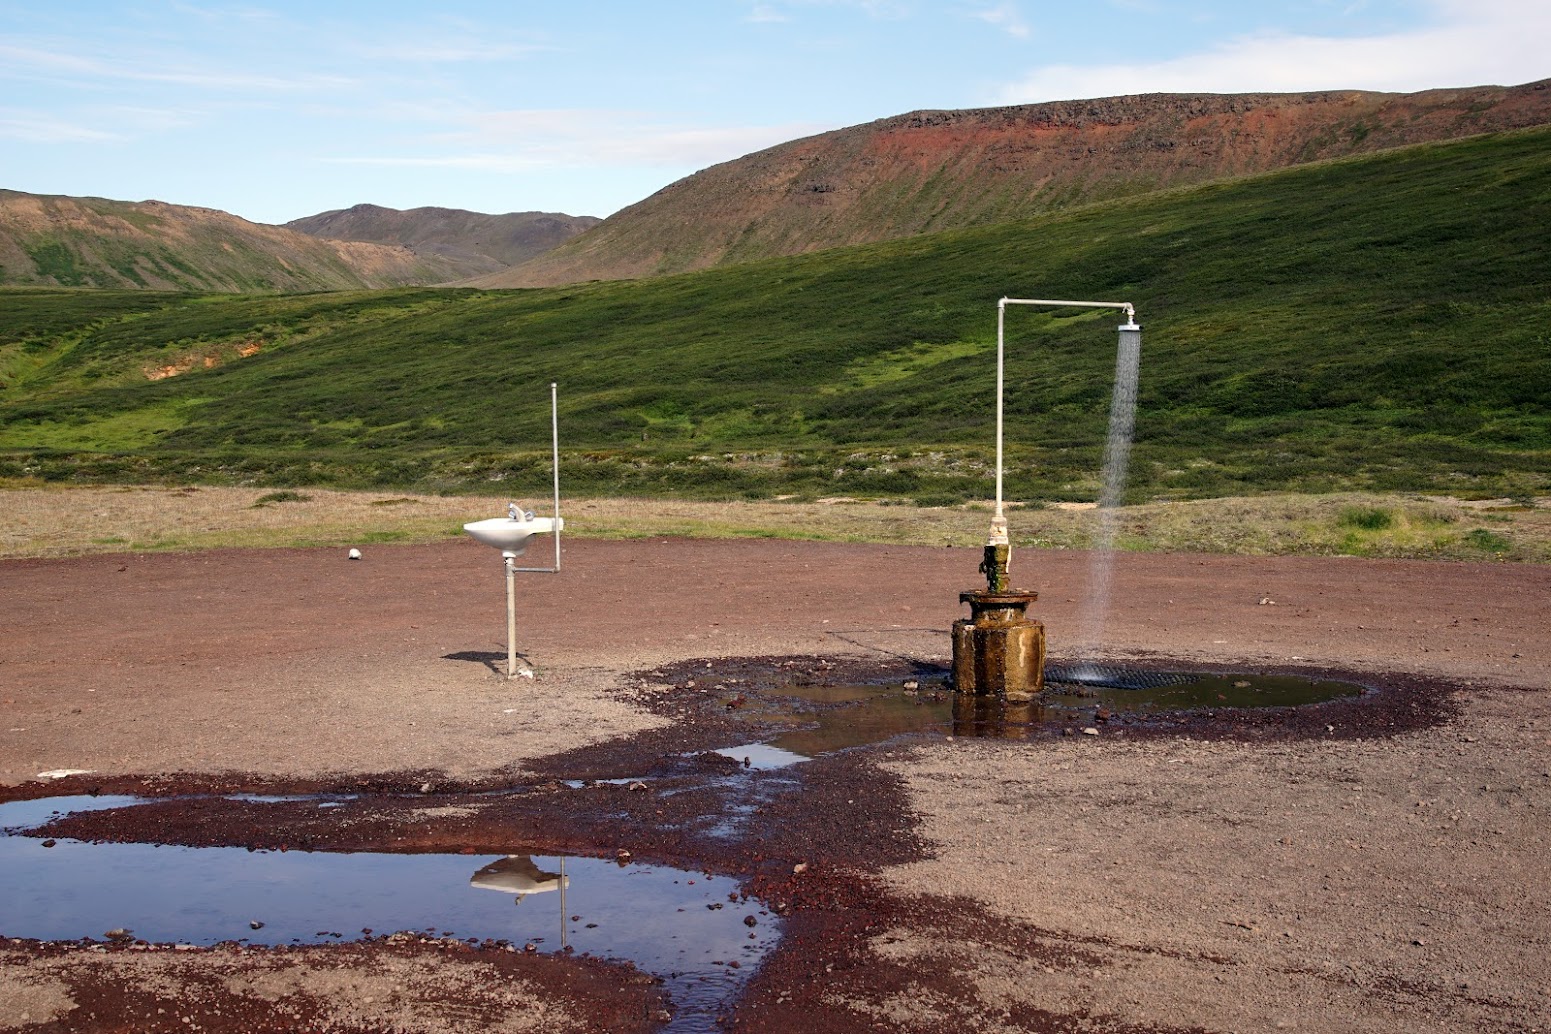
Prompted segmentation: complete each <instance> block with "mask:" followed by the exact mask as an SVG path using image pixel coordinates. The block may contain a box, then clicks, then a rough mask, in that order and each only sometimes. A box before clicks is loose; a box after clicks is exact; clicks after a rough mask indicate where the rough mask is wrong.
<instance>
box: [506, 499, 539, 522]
mask: <svg viewBox="0 0 1551 1034" xmlns="http://www.w3.org/2000/svg"><path fill="white" fill-rule="evenodd" d="M506 516H507V517H509V518H511V519H512V520H514V521H531V520H532V519H533V511H532V510H524V509H523V508H522V507H521V506H519V505H518V504H517V502H516V501H515V500H513V501H512V502H509V503H507V504H506Z"/></svg>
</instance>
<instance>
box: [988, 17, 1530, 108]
mask: <svg viewBox="0 0 1551 1034" xmlns="http://www.w3.org/2000/svg"><path fill="white" fill-rule="evenodd" d="M1435 8H1436V10H1437V12H1438V18H1437V19H1436V20H1435V21H1434V23H1433V24H1432V25H1430V26H1428V27H1426V28H1421V29H1416V30H1412V31H1408V32H1397V33H1391V34H1387V35H1374V36H1363V37H1352V38H1337V37H1329V36H1313V35H1295V34H1289V33H1263V34H1257V35H1251V36H1242V37H1238V38H1236V39H1232V40H1229V41H1227V42H1225V43H1223V44H1221V45H1219V46H1216V47H1213V48H1211V49H1209V50H1206V51H1204V52H1200V53H1194V54H1187V55H1182V56H1180V57H1175V58H1170V59H1167V60H1161V61H1148V60H1146V57H1145V54H1140V53H1139V54H1138V55H1137V59H1136V60H1132V61H1127V62H1123V63H1115V64H1106V65H1047V66H1045V67H1043V68H1039V69H1036V70H1034V71H1032V72H1030V73H1029V74H1028V75H1025V76H1023V77H1022V78H1020V79H1018V80H1017V81H1015V82H1013V83H1010V84H1008V85H1007V86H1006V87H1005V88H1003V89H1002V90H1001V91H1000V92H999V93H998V94H997V95H996V96H995V97H994V100H993V103H998V104H1017V103H1032V102H1037V101H1048V100H1069V99H1073V98H1079V97H1101V96H1112V95H1116V94H1132V93H1240V92H1258V91H1269V92H1300V91H1307V90H1332V89H1367V90H1395V91H1411V90H1423V89H1427V88H1429V87H1436V86H1439V85H1441V84H1447V85H1455V86H1474V85H1485V84H1492V83H1495V84H1499V85H1514V84H1517V83H1523V82H1530V81H1533V80H1536V79H1540V78H1543V77H1545V76H1546V75H1547V74H1548V72H1551V61H1548V59H1547V57H1546V51H1545V45H1544V41H1545V40H1547V39H1551V5H1547V4H1544V3H1539V2H1534V3H1532V2H1528V0H1474V2H1469V0H1439V2H1438V3H1436V4H1435Z"/></svg>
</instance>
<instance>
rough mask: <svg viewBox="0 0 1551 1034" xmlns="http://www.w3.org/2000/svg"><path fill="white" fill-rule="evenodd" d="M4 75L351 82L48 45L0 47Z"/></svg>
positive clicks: (283, 86) (241, 83)
mask: <svg viewBox="0 0 1551 1034" xmlns="http://www.w3.org/2000/svg"><path fill="white" fill-rule="evenodd" d="M0 69H4V72H3V73H0V74H3V75H9V76H11V77H14V78H23V79H55V78H68V79H69V81H70V82H71V83H72V85H78V86H80V85H97V86H102V85H106V84H108V83H114V82H141V83H162V84H169V85H175V86H193V87H199V88H201V89H214V90H229V91H243V90H260V91H282V90H283V91H297V90H308V89H314V88H318V87H340V86H348V85H350V84H351V80H349V79H346V78H343V77H340V76H329V75H316V74H310V73H309V74H304V75H287V76H275V75H252V74H245V73H242V72H233V71H225V70H221V71H215V70H209V69H202V68H197V67H182V68H178V67H173V66H167V67H163V66H160V65H153V64H151V63H136V62H134V61H120V60H112V59H102V58H95V57H88V56H83V55H80V54H74V53H70V52H69V51H68V49H67V48H63V47H59V48H56V47H53V46H47V45H43V46H38V45H33V46H18V45H16V44H12V43H0Z"/></svg>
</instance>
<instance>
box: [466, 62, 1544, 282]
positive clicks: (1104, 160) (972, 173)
mask: <svg viewBox="0 0 1551 1034" xmlns="http://www.w3.org/2000/svg"><path fill="white" fill-rule="evenodd" d="M1548 123H1551V80H1545V81H1541V82H1536V83H1530V84H1527V85H1524V86H1516V87H1498V86H1481V87H1473V88H1466V89H1455V90H1429V91H1426V92H1423V93H1411V94H1395V93H1370V92H1362V91H1340V92H1324V93H1296V94H1203V95H1184V94H1148V95H1145V96H1130V97H1109V98H1104V99H1100V100H1085V101H1065V102H1060V103H1053V104H1032V105H1023V106H1017V107H1005V108H984V109H978V110H969V111H917V112H912V113H911V114H908V115H899V116H896V117H894V118H887V119H882V120H880V121H877V122H871V123H868V124H866V125H862V126H854V127H852V128H849V129H842V130H837V131H835V132H831V133H824V134H821V135H819V136H813V137H808V138H806V139H802V140H796V141H792V142H790V143H786V144H781V145H778V146H776V147H772V148H769V149H767V150H764V151H760V152H758V153H756V154H751V155H748V156H747V157H744V158H739V159H737V160H735V161H730V162H726V163H724V164H722V165H717V166H714V167H712V168H709V169H705V170H703V171H701V172H698V173H696V174H694V175H692V176H689V177H687V178H685V179H682V180H679V181H678V182H677V183H674V184H672V185H670V186H668V187H665V188H664V189H662V190H660V191H658V192H657V193H656V194H653V195H652V196H651V197H649V198H647V199H646V200H644V201H641V202H639V203H637V204H635V205H632V206H631V207H629V208H626V209H624V210H623V211H621V212H619V213H617V214H615V215H613V216H611V217H609V218H608V219H606V220H604V222H603V223H602V224H601V225H599V226H598V227H597V228H596V229H594V230H592V231H591V232H589V233H587V234H584V235H582V236H580V237H577V238H576V239H574V240H572V241H569V242H567V243H565V244H563V245H561V246H560V247H558V248H555V249H554V250H553V251H549V252H546V253H545V254H543V255H541V256H539V257H537V258H534V259H530V260H528V261H527V262H524V263H523V264H521V265H519V266H516V267H514V268H512V269H509V270H505V271H502V272H498V273H492V274H490V275H488V276H484V277H481V278H479V279H477V280H475V281H473V282H474V283H475V284H478V285H480V286H488V287H528V286H548V285H557V284H564V283H571V282H576V281H583V280H613V279H629V278H635V277H644V276H653V275H658V274H666V273H677V272H683V271H687V270H695V269H705V268H708V267H713V266H724V265H731V264H734V263H739V262H746V261H752V260H757V259H763V258H769V257H772V256H777V255H793V254H799V253H803V252H811V251H818V250H821V249H824V248H832V247H836V246H840V245H849V244H860V243H866V242H872V241H881V240H888V239H891V238H898V237H908V236H911V235H914V234H921V233H929V232H934V231H939V230H948V229H955V228H961V227H969V226H975V225H981V224H993V223H1001V222H1007V221H1010V220H1017V219H1024V218H1029V217H1032V216H1035V215H1039V214H1041V213H1044V212H1048V211H1051V210H1055V209H1062V208H1068V207H1071V206H1074V205H1080V204H1085V203H1089V202H1094V201H1103V200H1108V199H1112V198H1122V197H1130V196H1135V195H1139V194H1144V193H1147V192H1149V191H1155V190H1160V189H1164V188H1168V187H1173V186H1179V185H1185V184H1192V183H1200V182H1204V181H1208V180H1220V179H1226V178H1231V177H1238V176H1245V175H1250V174H1254V173H1259V172H1266V171H1269V170H1273V169H1280V168H1284V167H1287V166H1291V165H1298V164H1301V163H1305V162H1314V161H1319V160H1322V159H1329V158H1340V157H1344V156H1348V155H1354V154H1360V153H1364V152H1371V151H1378V150H1381V149H1384V148H1391V147H1397V146H1401V145H1406V144H1415V143H1423V142H1428V141H1440V140H1449V139H1456V138H1460V137H1465V136H1471V135H1474V134H1478V133H1486V132H1493V131H1499V130H1506V129H1517V128H1523V127H1528V126H1536V125H1544V124H1548Z"/></svg>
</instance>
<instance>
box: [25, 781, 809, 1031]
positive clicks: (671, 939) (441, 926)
mask: <svg viewBox="0 0 1551 1034" xmlns="http://www.w3.org/2000/svg"><path fill="white" fill-rule="evenodd" d="M139 803H145V802H144V801H141V800H137V799H135V798H108V797H100V798H89V797H88V798H55V799H52V800H44V801H19V802H15V803H11V804H4V805H0V829H4V830H5V833H6V835H5V836H0V886H4V887H5V888H6V889H5V891H4V892H0V935H3V936H8V937H29V938H38V939H40V940H77V939H82V938H88V939H92V940H102V939H105V936H106V934H107V933H108V932H109V931H112V930H120V929H121V930H127V931H130V933H131V936H133V937H134V938H135V939H137V940H144V941H148V942H152V943H177V944H194V945H211V944H216V943H219V942H222V941H241V942H245V943H249V944H263V945H282V944H320V943H323V944H327V943H335V942H338V941H351V940H360V939H362V938H364V937H367V936H371V935H380V934H388V933H394V932H398V931H411V932H415V933H423V934H426V935H429V936H436V937H447V938H457V939H460V940H465V941H474V942H483V941H485V940H492V941H507V942H510V943H512V944H514V945H516V947H517V948H518V950H521V949H522V948H523V947H524V946H525V945H526V944H529V943H532V944H534V945H536V946H537V947H538V949H539V950H541V951H551V952H554V951H563V950H566V949H568V948H569V949H571V950H573V951H575V952H577V953H587V954H592V955H595V956H599V957H602V958H609V959H618V960H627V961H630V962H633V963H635V965H636V966H637V967H639V968H640V969H642V970H644V971H646V972H649V973H653V974H655V975H657V976H659V977H661V978H662V979H663V980H664V982H665V985H666V989H667V991H668V992H669V994H671V995H672V997H673V1001H674V1005H675V1015H674V1020H673V1022H672V1023H671V1024H670V1025H669V1029H670V1030H680V1031H692V1030H710V1029H713V1027H714V1021H715V1017H716V1014H717V1010H718V1007H719V1006H720V1005H721V1003H724V1002H726V1001H727V1000H728V999H730V998H731V997H732V996H733V995H735V994H736V992H737V991H738V989H739V987H740V986H741V985H742V983H743V982H744V981H745V980H746V979H747V978H748V976H749V975H751V974H752V972H753V969H754V966H755V964H756V963H757V962H758V961H759V959H760V958H761V957H762V956H763V955H764V954H765V952H767V951H768V950H769V949H770V948H772V947H774V945H775V944H776V942H777V940H779V938H780V922H779V920H777V919H776V918H775V917H773V916H771V915H769V914H767V913H766V911H765V910H764V908H763V903H762V902H760V901H759V900H757V899H752V898H749V899H744V898H742V897H741V896H740V894H739V885H738V883H737V881H735V880H733V879H730V878H728V877H720V876H707V875H705V874H704V873H696V872H690V871H685V870H680V869H671V868H666V867H662V866H651V865H638V864H633V863H627V864H624V865H621V864H619V863H617V862H614V861H608V860H603V859H597V858H566V857H559V856H553V855H529V854H522V853H517V854H511V855H505V856H500V855H496V856H491V855H484V856H479V855H458V854H380V853H369V852H360V853H341V852H306V851H286V852H274V851H249V850H247V849H245V848H221V847H200V848H190V847H170V846H155V845H151V844H93V843H85V842H82V841H76V840H58V841H55V842H53V846H52V847H44V846H43V845H44V843H45V842H46V841H44V840H41V839H38V838H36V837H27V836H18V835H15V834H16V833H17V832H18V831H20V830H22V829H26V828H30V827H33V826H36V825H38V824H41V823H43V822H47V821H48V820H49V819H50V818H52V817H55V816H56V815H57V814H59V813H63V812H69V811H80V810H86V809H88V808H93V809H95V808H111V807H124V806H132V805H135V804H139ZM747 918H753V919H754V924H755V925H753V926H752V927H751V926H748V925H746V923H745V920H746V919H747ZM256 924H257V925H256ZM255 927H256V928H255ZM369 932H370V933H369Z"/></svg>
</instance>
